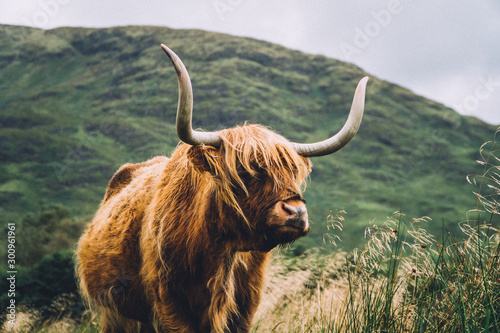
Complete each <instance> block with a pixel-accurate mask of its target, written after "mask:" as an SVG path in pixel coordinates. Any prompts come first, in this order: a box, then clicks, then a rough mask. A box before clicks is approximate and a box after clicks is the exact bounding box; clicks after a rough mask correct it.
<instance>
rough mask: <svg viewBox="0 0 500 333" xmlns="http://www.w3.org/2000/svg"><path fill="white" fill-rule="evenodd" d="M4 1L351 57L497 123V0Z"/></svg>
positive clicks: (51, 14)
mask: <svg viewBox="0 0 500 333" xmlns="http://www.w3.org/2000/svg"><path fill="white" fill-rule="evenodd" d="M7 3H8V4H7ZM0 8H2V10H1V12H0V24H18V25H30V26H35V27H40V28H44V29H50V28H54V27H61V26H80V27H110V26H117V25H157V26H166V27H170V28H197V29H203V30H209V31H217V32H223V33H228V34H232V35H238V36H248V37H254V38H257V39H262V40H266V41H270V42H273V43H277V44H281V45H284V46H286V47H290V48H293V49H298V50H301V51H304V52H307V53H311V54H323V55H326V56H328V57H331V58H336V59H340V60H344V61H349V62H352V63H354V64H356V65H358V66H360V67H361V68H363V69H364V70H365V71H367V72H368V73H370V74H371V75H374V76H377V77H379V78H382V79H385V80H388V81H391V82H394V83H397V84H399V85H401V86H403V87H406V88H409V89H411V90H413V91H414V92H415V93H417V94H420V95H423V96H425V97H428V98H431V99H434V100H436V101H439V102H441V103H443V104H445V105H447V106H449V107H451V108H453V109H455V110H456V111H458V112H460V113H462V114H467V115H473V116H476V117H478V118H481V119H483V120H485V121H487V122H489V123H492V124H497V125H498V124H500V1H498V0H482V1H470V0H433V1H431V0H419V1H416V0H343V1H341V0H316V1H315V0H311V1H305V0H302V1H300V0H268V1H264V0H178V1H174V0H143V1H140V2H139V1H131V0H120V1H118V0H99V1H98V0H15V1H8V0H0ZM165 42H168V41H165Z"/></svg>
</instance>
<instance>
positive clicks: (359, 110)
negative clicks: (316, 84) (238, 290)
mask: <svg viewBox="0 0 500 333" xmlns="http://www.w3.org/2000/svg"><path fill="white" fill-rule="evenodd" d="M162 48H163V50H164V51H165V53H166V54H167V55H168V56H169V58H170V60H171V61H172V63H173V65H174V67H175V70H176V72H177V78H178V82H179V104H178V109H177V134H178V136H179V138H180V139H181V140H182V141H183V142H184V143H186V144H188V145H191V146H190V147H189V148H188V150H187V156H188V159H189V161H190V162H191V165H192V166H193V167H194V169H196V170H197V171H199V172H201V173H202V174H204V175H205V176H206V177H208V178H209V179H208V181H209V182H210V183H211V186H212V187H213V193H214V197H217V198H221V199H222V202H224V205H221V204H220V201H216V200H215V199H214V198H207V200H215V201H214V202H212V203H210V205H211V207H212V209H211V211H209V212H207V214H211V216H209V219H210V220H211V221H221V220H230V221H232V222H231V223H230V224H225V223H224V222H223V221H221V223H220V224H218V225H217V226H211V227H213V228H217V229H218V231H220V232H222V233H224V234H225V235H226V237H229V238H231V239H233V240H234V242H233V244H237V249H238V250H241V251H248V250H260V251H269V250H270V249H272V248H274V247H275V246H276V245H278V244H284V243H288V242H292V241H294V240H295V239H297V238H299V237H302V236H304V235H306V234H307V232H308V231H309V221H308V216H307V209H306V205H305V200H304V198H303V197H302V187H303V184H304V180H305V178H306V177H307V175H308V174H309V172H310V171H311V163H310V161H309V159H308V157H313V156H322V155H328V154H331V153H333V152H336V151H337V150H339V149H341V148H342V147H343V146H345V145H346V144H347V143H348V142H349V141H350V140H351V139H352V138H353V137H354V135H355V134H356V132H357V130H358V128H359V126H360V124H361V119H362V117H363V109H364V99H365V89H366V83H367V81H368V78H367V77H365V78H363V79H362V80H361V81H360V82H359V84H358V87H357V89H356V93H355V96H354V101H353V104H352V107H351V112H350V113H349V117H348V119H347V122H346V123H345V125H344V126H343V128H342V129H341V130H340V132H339V133H337V134H336V135H334V136H333V137H331V138H329V139H327V140H324V141H321V142H317V143H311V144H302V143H292V142H290V141H288V140H287V139H285V138H284V137H282V136H280V135H278V134H276V133H274V132H273V131H271V130H269V129H267V128H265V127H263V126H259V125H245V126H241V127H235V128H231V129H226V130H222V131H218V132H200V131H195V130H193V129H192V122H191V117H192V111H193V94H192V88H191V80H190V78H189V74H188V72H187V70H186V68H185V66H184V64H183V63H182V61H181V60H180V59H179V57H178V56H177V55H176V54H175V53H174V52H173V51H171V50H170V49H169V48H168V47H166V46H165V45H162ZM228 207H229V208H230V209H229V210H228V209H227V208H228ZM228 214H229V215H230V216H228ZM235 221H239V222H240V223H234V222H235Z"/></svg>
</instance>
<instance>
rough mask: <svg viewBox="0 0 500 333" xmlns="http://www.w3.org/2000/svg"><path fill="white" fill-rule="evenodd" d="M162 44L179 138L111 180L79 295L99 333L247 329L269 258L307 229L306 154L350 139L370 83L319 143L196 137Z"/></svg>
mask: <svg viewBox="0 0 500 333" xmlns="http://www.w3.org/2000/svg"><path fill="white" fill-rule="evenodd" d="M162 48H163V50H164V51H165V52H166V53H167V55H168V56H169V58H170V59H171V61H172V63H173V65H174V67H175V69H176V71H177V77H178V82H179V105H178V110H177V132H178V135H179V138H180V139H181V141H183V142H184V143H183V144H181V145H180V146H179V147H178V148H177V149H176V150H175V151H174V152H173V153H172V156H171V157H170V158H167V157H162V156H161V157H156V158H153V159H151V160H149V161H147V162H144V163H140V164H126V165H124V166H122V167H121V168H120V169H119V170H118V171H117V172H116V174H115V175H114V176H113V177H112V179H111V181H110V182H109V185H108V188H107V190H106V194H105V196H104V199H103V201H102V203H101V206H100V208H99V210H98V211H97V213H96V215H95V217H94V220H93V221H92V223H91V224H90V225H89V226H88V228H87V230H86V231H85V233H84V235H83V236H82V238H81V239H80V242H79V244H78V250H77V275H78V278H79V281H80V289H81V292H82V294H83V296H84V298H85V299H86V300H87V302H88V303H89V306H90V307H91V309H92V310H93V311H94V312H95V313H97V314H98V315H99V316H100V320H101V332H248V331H249V330H250V328H251V325H252V319H253V315H254V313H255V311H256V309H257V307H258V304H259V301H260V297H261V290H262V287H263V279H264V273H265V269H266V264H267V262H268V261H269V251H271V250H272V249H273V248H274V247H276V246H277V245H280V244H286V243H290V242H292V241H294V240H296V239H297V238H299V237H302V236H304V235H306V234H307V232H308V231H309V222H308V216H307V210H306V205H305V200H304V198H303V196H302V189H303V188H302V187H303V184H304V180H305V178H306V176H307V175H308V174H309V172H310V171H311V163H310V161H309V159H308V157H312V156H321V155H326V154H330V153H333V152H335V151H337V150H339V149H340V148H342V147H343V146H344V145H345V144H347V142H349V140H351V139H352V137H354V135H355V134H356V132H357V130H358V128H359V125H360V123H361V118H362V114H363V108H364V94H365V87H366V82H367V78H365V79H363V80H362V81H361V82H360V84H359V85H358V88H357V89H356V93H355V97H354V102H353V106H352V108H351V112H350V114H349V117H348V120H347V122H346V124H345V125H344V127H343V128H342V130H341V131H340V132H339V133H338V134H336V135H335V136H333V137H331V138H330V139H327V140H325V141H322V142H319V143H314V144H298V143H291V142H289V141H288V140H286V139H285V138H284V137H282V136H280V135H278V134H276V133H274V132H273V131H271V130H269V129H267V128H265V127H263V126H260V125H244V126H241V127H236V128H232V129H226V130H221V131H218V132H199V131H194V130H193V129H192V126H191V115H192V89H191V81H190V79H189V76H188V73H187V71H186V69H185V67H184V65H183V64H182V62H181V60H180V59H179V58H178V57H177V55H175V53H173V52H172V51H171V50H170V49H168V48H167V47H166V46H164V45H162Z"/></svg>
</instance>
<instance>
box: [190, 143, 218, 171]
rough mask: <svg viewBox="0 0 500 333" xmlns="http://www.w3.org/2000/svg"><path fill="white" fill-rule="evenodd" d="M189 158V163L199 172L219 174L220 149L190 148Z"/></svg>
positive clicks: (200, 146)
mask: <svg viewBox="0 0 500 333" xmlns="http://www.w3.org/2000/svg"><path fill="white" fill-rule="evenodd" d="M187 156H188V159H189V162H191V164H192V165H193V167H194V168H195V169H196V170H198V171H199V172H209V173H211V174H212V175H216V174H217V170H218V168H217V165H218V163H217V160H218V159H219V150H218V149H216V148H214V147H211V146H205V145H199V146H192V147H191V148H189V150H188V153H187Z"/></svg>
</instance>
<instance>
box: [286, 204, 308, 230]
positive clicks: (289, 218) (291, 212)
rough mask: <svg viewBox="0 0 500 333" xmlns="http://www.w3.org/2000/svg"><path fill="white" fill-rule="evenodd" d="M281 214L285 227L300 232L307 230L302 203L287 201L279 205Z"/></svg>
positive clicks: (304, 209) (304, 208) (305, 215)
mask: <svg viewBox="0 0 500 333" xmlns="http://www.w3.org/2000/svg"><path fill="white" fill-rule="evenodd" d="M280 208H281V210H282V214H283V215H284V217H285V225H286V226H289V227H293V228H297V229H300V230H302V231H306V232H307V231H308V230H309V220H308V216H307V208H306V204H305V203H304V202H302V201H289V202H282V203H281V207H280Z"/></svg>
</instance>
